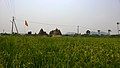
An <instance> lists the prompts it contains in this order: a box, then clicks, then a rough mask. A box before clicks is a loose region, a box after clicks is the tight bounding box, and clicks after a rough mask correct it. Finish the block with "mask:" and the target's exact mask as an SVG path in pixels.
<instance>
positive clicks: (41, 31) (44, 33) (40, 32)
mask: <svg viewBox="0 0 120 68" xmlns="http://www.w3.org/2000/svg"><path fill="white" fill-rule="evenodd" d="M38 35H48V34H47V33H46V32H45V31H44V30H43V29H40V31H39V33H38Z"/></svg>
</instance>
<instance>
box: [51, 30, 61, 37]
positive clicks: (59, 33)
mask: <svg viewBox="0 0 120 68" xmlns="http://www.w3.org/2000/svg"><path fill="white" fill-rule="evenodd" d="M49 35H50V36H61V35H62V33H61V31H60V30H58V29H57V28H56V29H55V30H52V31H50V33H49Z"/></svg>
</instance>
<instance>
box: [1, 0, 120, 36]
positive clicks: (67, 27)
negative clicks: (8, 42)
mask: <svg viewBox="0 0 120 68" xmlns="http://www.w3.org/2000/svg"><path fill="white" fill-rule="evenodd" d="M13 15H14V16H15V17H16V23H17V26H18V29H19V32H20V33H25V32H27V31H29V30H31V31H32V32H33V33H35V32H37V33H38V32H39V29H40V28H43V29H44V30H45V31H47V33H49V31H50V30H52V29H55V28H59V29H61V31H62V32H63V33H66V32H76V29H77V25H79V26H81V27H80V32H81V33H85V32H86V30H87V29H90V30H91V31H97V30H98V29H99V30H101V31H104V32H107V30H108V29H111V30H112V34H116V33H117V28H116V22H120V0H0V32H3V29H4V30H5V32H9V33H10V32H11V23H10V20H11V19H12V18H11V17H12V16H13ZM24 20H27V21H28V25H29V27H26V26H25V25H24Z"/></svg>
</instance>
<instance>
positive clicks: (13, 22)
mask: <svg viewBox="0 0 120 68" xmlns="http://www.w3.org/2000/svg"><path fill="white" fill-rule="evenodd" d="M12 18H13V19H12V21H11V22H12V30H11V31H12V34H13V33H14V32H13V28H14V25H15V28H16V31H17V33H18V29H17V25H16V23H15V17H14V16H13V17H12Z"/></svg>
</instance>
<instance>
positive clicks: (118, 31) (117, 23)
mask: <svg viewBox="0 0 120 68" xmlns="http://www.w3.org/2000/svg"><path fill="white" fill-rule="evenodd" d="M119 24H120V23H119V22H117V31H118V34H119Z"/></svg>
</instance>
